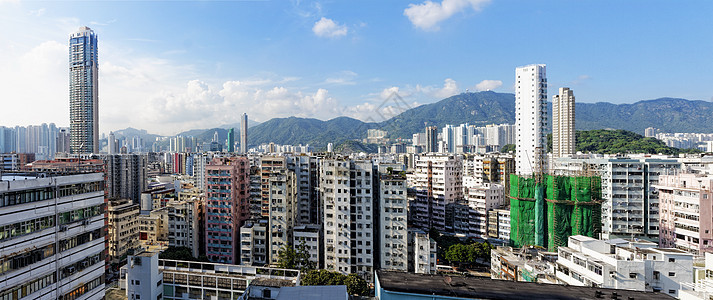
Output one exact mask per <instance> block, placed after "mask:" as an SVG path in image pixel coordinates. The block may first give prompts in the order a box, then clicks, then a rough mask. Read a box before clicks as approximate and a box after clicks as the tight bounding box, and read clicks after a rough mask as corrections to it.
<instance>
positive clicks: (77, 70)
mask: <svg viewBox="0 0 713 300" xmlns="http://www.w3.org/2000/svg"><path fill="white" fill-rule="evenodd" d="M97 45H98V43H97V35H96V34H95V33H94V31H93V30H92V29H90V28H89V27H85V26H83V27H80V28H79V30H78V31H77V32H74V33H72V34H71V35H70V37H69V74H70V75H69V127H70V130H69V132H70V149H71V151H72V153H78V154H82V153H99V50H98V48H97Z"/></svg>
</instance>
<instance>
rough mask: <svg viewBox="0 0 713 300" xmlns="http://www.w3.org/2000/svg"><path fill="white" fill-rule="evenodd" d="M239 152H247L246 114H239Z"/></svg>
mask: <svg viewBox="0 0 713 300" xmlns="http://www.w3.org/2000/svg"><path fill="white" fill-rule="evenodd" d="M240 153H242V154H246V153H248V114H246V113H243V115H242V116H240Z"/></svg>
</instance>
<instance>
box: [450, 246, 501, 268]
mask: <svg viewBox="0 0 713 300" xmlns="http://www.w3.org/2000/svg"><path fill="white" fill-rule="evenodd" d="M493 248H494V247H493V246H492V245H490V244H488V243H485V242H483V243H479V242H475V243H472V244H454V245H451V246H450V247H449V248H448V250H447V251H446V260H447V261H449V262H451V263H457V264H459V265H461V266H462V265H468V266H472V265H475V264H476V263H477V260H478V259H481V260H489V259H490V250H491V249H493Z"/></svg>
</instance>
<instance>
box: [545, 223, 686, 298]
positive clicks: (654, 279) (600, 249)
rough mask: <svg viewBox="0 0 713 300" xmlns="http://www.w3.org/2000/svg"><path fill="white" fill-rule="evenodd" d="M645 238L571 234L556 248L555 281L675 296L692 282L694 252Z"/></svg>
mask: <svg viewBox="0 0 713 300" xmlns="http://www.w3.org/2000/svg"><path fill="white" fill-rule="evenodd" d="M657 246H658V245H657V244H656V243H652V242H648V241H644V240H624V239H614V240H597V239H593V238H590V237H586V236H581V235H576V236H570V237H569V240H568V243H567V247H558V248H557V251H558V258H557V273H556V275H557V280H558V281H559V282H561V283H565V284H568V285H578V286H594V287H602V288H615V289H626V290H637V291H655V292H661V293H665V294H668V295H671V296H673V297H676V296H678V290H679V289H680V283H681V282H692V281H693V255H692V254H689V253H686V252H685V251H682V250H679V249H674V248H657Z"/></svg>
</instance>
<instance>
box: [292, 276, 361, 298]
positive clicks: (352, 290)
mask: <svg viewBox="0 0 713 300" xmlns="http://www.w3.org/2000/svg"><path fill="white" fill-rule="evenodd" d="M300 282H301V284H302V285H346V286H347V292H348V293H349V294H350V295H359V296H367V295H368V294H369V285H368V284H367V282H366V280H364V278H361V277H360V276H359V275H357V274H349V275H344V274H342V273H339V272H332V271H327V270H311V271H308V272H307V273H306V274H304V275H303V276H302V279H301V280H300Z"/></svg>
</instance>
